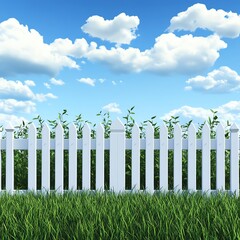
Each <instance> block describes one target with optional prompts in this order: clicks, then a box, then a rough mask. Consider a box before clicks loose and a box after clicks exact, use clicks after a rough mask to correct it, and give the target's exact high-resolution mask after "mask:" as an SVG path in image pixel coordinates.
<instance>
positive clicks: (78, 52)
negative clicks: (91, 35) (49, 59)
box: [50, 38, 97, 64]
mask: <svg viewBox="0 0 240 240" xmlns="http://www.w3.org/2000/svg"><path fill="white" fill-rule="evenodd" d="M50 47H51V50H52V51H53V52H54V53H57V54H59V55H66V56H71V57H75V58H81V57H84V55H85V54H86V53H87V52H88V51H90V50H91V49H94V48H96V47H97V44H96V43H95V42H91V43H90V44H88V42H87V41H86V40H85V39H84V38H81V39H76V40H75V41H74V43H73V42H72V41H71V40H70V39H68V38H66V39H62V38H58V39H55V40H54V42H53V43H51V44H50ZM83 62H84V61H83ZM82 64H84V63H82Z"/></svg>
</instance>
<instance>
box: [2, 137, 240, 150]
mask: <svg viewBox="0 0 240 240" xmlns="http://www.w3.org/2000/svg"><path fill="white" fill-rule="evenodd" d="M201 141H202V140H201V139H197V140H196V149H197V150H202V142H201ZM0 144H1V149H2V150H6V139H2V140H0ZM27 144H28V140H27V139H14V150H27ZM104 145H105V150H110V139H105V140H104ZM239 145H240V140H239ZM125 147H126V150H131V149H132V139H131V138H127V139H126V146H125ZM41 149H42V140H41V139H37V150H41ZM50 149H51V150H54V149H55V140H54V139H51V140H50ZM64 149H65V150H69V140H68V139H64ZM77 149H78V150H82V139H78V140H77ZM91 149H92V150H96V139H91ZM140 149H142V150H146V139H140ZM154 149H155V150H160V140H159V139H154ZM168 149H169V150H174V140H173V139H168ZM182 149H183V150H187V149H188V140H187V139H182ZM225 149H226V150H230V149H231V143H230V139H225ZM211 150H217V142H216V139H211Z"/></svg>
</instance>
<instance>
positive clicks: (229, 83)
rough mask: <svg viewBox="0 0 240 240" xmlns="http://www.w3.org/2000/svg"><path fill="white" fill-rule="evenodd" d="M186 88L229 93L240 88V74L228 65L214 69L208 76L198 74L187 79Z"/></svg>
mask: <svg viewBox="0 0 240 240" xmlns="http://www.w3.org/2000/svg"><path fill="white" fill-rule="evenodd" d="M186 83H187V84H189V86H186V87H185V90H199V91H205V92H216V93H227V92H233V91H237V90H239V89H240V75H238V73H237V72H235V71H234V70H232V69H230V68H229V67H227V66H222V67H220V68H219V69H216V70H213V71H212V72H210V73H208V74H207V76H201V75H198V76H196V77H194V78H190V79H188V80H187V81H186Z"/></svg>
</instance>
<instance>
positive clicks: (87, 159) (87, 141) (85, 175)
mask: <svg viewBox="0 0 240 240" xmlns="http://www.w3.org/2000/svg"><path fill="white" fill-rule="evenodd" d="M90 134H91V130H90V127H89V125H88V123H86V124H85V125H84V127H83V154H82V189H84V190H90V187H91V185H90V184H91V182H90V173H91V172H90V171H91V168H90V167H91V136H90Z"/></svg>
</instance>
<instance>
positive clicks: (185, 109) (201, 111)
mask: <svg viewBox="0 0 240 240" xmlns="http://www.w3.org/2000/svg"><path fill="white" fill-rule="evenodd" d="M212 109H213V110H214V111H217V116H218V117H219V120H220V121H221V122H222V123H223V124H226V122H227V121H230V123H234V122H235V123H238V124H239V123H240V120H239V119H240V101H230V102H228V103H226V104H223V105H220V106H218V107H216V108H212ZM171 116H181V117H183V118H186V119H189V120H192V119H198V120H201V121H202V123H203V121H205V120H207V119H208V117H210V118H212V116H213V113H212V112H211V111H210V110H209V109H205V108H201V107H191V106H182V107H180V108H178V109H173V110H172V111H170V112H168V113H167V114H165V115H164V116H162V117H161V119H163V120H169V119H170V118H171ZM194 123H195V121H194Z"/></svg>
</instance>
